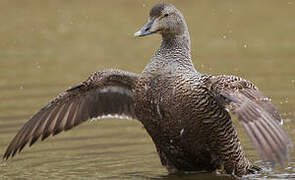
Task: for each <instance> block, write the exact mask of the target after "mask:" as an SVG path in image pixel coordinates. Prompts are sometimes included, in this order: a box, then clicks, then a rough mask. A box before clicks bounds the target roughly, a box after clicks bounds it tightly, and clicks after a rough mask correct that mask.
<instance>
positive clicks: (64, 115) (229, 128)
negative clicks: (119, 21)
mask: <svg viewBox="0 0 295 180" xmlns="http://www.w3.org/2000/svg"><path fill="white" fill-rule="evenodd" d="M152 34H159V35H161V37H162V41H161V45H160V47H159V49H158V50H156V52H155V53H154V55H153V57H152V58H151V60H150V61H149V63H148V64H147V65H146V67H145V68H144V70H143V71H142V73H141V74H137V73H132V72H127V71H123V70H120V69H106V70H100V71H97V72H95V73H93V74H91V75H90V77H89V78H87V79H86V80H85V81H83V82H81V83H79V84H77V85H75V86H73V87H71V88H69V89H67V90H65V91H64V92H62V93H60V94H59V95H58V96H57V97H56V98H54V99H53V100H52V101H51V102H49V103H48V104H47V105H46V106H44V107H43V108H42V109H40V110H39V111H38V112H37V113H36V114H34V115H33V116H32V117H31V118H30V119H29V120H28V121H27V122H26V123H25V124H24V125H23V127H22V128H21V129H20V130H19V131H18V133H17V134H16V136H15V137H14V138H13V139H12V141H11V142H10V144H9V146H8V147H7V150H6V152H5V153H4V156H3V158H4V159H6V160H7V159H8V158H10V157H13V156H15V154H16V153H17V152H20V151H22V149H23V148H24V147H25V146H26V145H27V144H28V145H29V146H32V145H33V144H34V143H35V142H36V141H37V140H38V139H41V140H44V139H46V138H48V137H49V136H54V135H57V134H59V133H60V132H62V131H67V130H70V129H72V128H73V127H76V126H78V125H80V124H81V123H83V122H85V121H88V120H90V119H93V118H105V117H114V118H128V119H135V120H137V121H139V122H140V123H141V124H142V125H143V127H144V129H145V130H146V132H147V133H148V134H149V136H150V137H151V139H152V140H153V143H154V145H155V149H156V151H157V153H158V155H159V158H160V160H161V163H162V165H163V166H164V167H166V169H167V171H168V173H169V174H175V173H183V172H203V171H206V172H214V171H217V170H218V171H221V172H223V173H225V174H234V175H236V176H239V177H241V176H243V175H247V174H251V173H256V172H257V171H260V170H261V168H260V167H259V166H257V165H255V164H254V163H252V162H251V161H250V160H249V159H248V158H247V157H246V155H245V152H244V150H243V148H242V146H241V142H240V139H239V137H238V133H237V130H236V128H235V126H234V123H233V121H232V118H231V115H235V116H236V117H237V119H238V121H239V124H240V125H241V126H242V127H243V129H244V130H245V132H246V134H247V135H248V137H249V138H250V141H251V142H252V144H253V146H254V149H255V150H256V151H257V153H258V155H259V158H260V159H262V160H263V161H268V162H270V163H273V164H275V163H277V162H278V163H279V164H281V165H282V166H283V165H284V163H285V161H286V160H288V155H289V149H290V147H291V141H290V138H289V136H288V135H287V133H286V132H285V131H284V130H283V128H282V126H281V124H282V122H283V120H282V118H281V116H280V115H279V112H278V111H277V109H276V107H275V106H274V105H273V104H272V103H271V101H270V99H268V98H267V97H265V96H264V95H263V94H262V92H261V91H259V89H258V88H257V87H256V86H255V85H254V84H253V83H252V82H250V81H247V80H245V79H243V78H241V77H237V76H233V75H218V76H213V75H209V74H202V73H200V72H198V71H197V70H196V68H195V67H194V65H193V62H192V58H191V53H190V50H191V45H190V36H189V31H188V27H187V25H186V22H185V19H184V16H183V15H182V13H181V12H180V11H179V10H178V9H177V8H176V7H175V6H174V5H172V4H170V3H164V2H163V3H159V4H156V5H154V6H153V7H152V8H151V10H150V13H149V18H148V21H147V23H146V24H145V25H144V26H143V27H142V28H141V29H140V30H139V31H137V32H136V33H135V34H134V36H135V37H144V36H149V35H152Z"/></svg>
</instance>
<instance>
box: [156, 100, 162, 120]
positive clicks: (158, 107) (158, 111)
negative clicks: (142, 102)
mask: <svg viewBox="0 0 295 180" xmlns="http://www.w3.org/2000/svg"><path fill="white" fill-rule="evenodd" d="M157 113H158V114H159V116H160V119H162V117H163V116H162V114H161V111H160V105H159V104H157Z"/></svg>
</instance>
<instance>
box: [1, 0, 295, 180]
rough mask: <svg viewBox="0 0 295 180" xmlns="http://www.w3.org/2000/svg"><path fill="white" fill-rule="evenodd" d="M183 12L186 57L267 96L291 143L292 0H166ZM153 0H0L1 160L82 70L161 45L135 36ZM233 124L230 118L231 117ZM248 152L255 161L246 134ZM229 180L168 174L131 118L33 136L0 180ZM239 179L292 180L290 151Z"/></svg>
mask: <svg viewBox="0 0 295 180" xmlns="http://www.w3.org/2000/svg"><path fill="white" fill-rule="evenodd" d="M170 2H173V3H174V4H175V5H176V6H177V7H179V9H181V10H182V12H183V14H184V15H185V17H186V20H187V23H188V26H189V29H190V34H191V40H192V56H193V61H194V64H195V66H196V68H197V69H198V70H199V71H200V72H202V73H210V74H216V75H217V74H235V75H238V76H242V77H244V78H246V79H249V80H251V81H253V82H255V84H257V86H258V87H259V88H260V89H261V90H262V91H263V92H264V94H265V95H267V96H268V97H270V98H271V99H272V102H273V104H275V105H276V106H277V108H278V109H279V111H280V112H281V114H282V116H283V118H285V119H286V121H285V123H284V126H283V127H284V129H285V130H286V131H287V132H288V134H289V136H290V137H291V139H292V142H293V144H295V138H294V136H295V130H294V128H295V122H294V119H295V91H294V90H295V70H294V67H295V43H294V42H295V34H294V29H295V23H294V19H295V4H294V2H293V1H284V0H283V1H275V0H264V1H259V2H258V1H254V0H250V1H243V2H242V1H235V0H231V1H230V0H225V1H218V0H211V1H189V0H186V1H170ZM154 3H155V2H150V1H148V0H140V1H131V0H125V1H123V0H118V1H87V2H85V1H46V2H44V1H42V2H41V1H37V0H28V1H8V0H2V1H1V2H0V4H1V5H0V22H1V26H0V49H1V50H0V92H1V93H0V127H1V128H0V156H2V155H3V153H4V152H5V149H6V147H7V145H8V143H9V142H10V140H11V139H12V138H13V136H14V135H15V134H16V133H17V131H18V130H19V129H20V128H21V126H22V125H23V124H24V122H25V121H26V120H28V118H29V117H30V116H31V115H32V114H34V113H35V112H36V111H37V110H39V109H40V108H41V107H42V106H43V105H45V104H47V102H48V101H50V100H51V99H52V98H54V97H55V96H56V95H57V94H58V93H59V92H61V91H63V90H65V89H66V88H68V87H69V86H72V85H75V84H77V83H78V82H80V81H82V80H84V79H86V78H87V77H88V75H90V73H92V72H94V71H97V70H100V69H106V68H120V69H123V70H128V71H132V72H136V73H140V72H141V71H142V69H143V68H144V66H145V65H146V64H147V62H148V61H149V59H150V57H151V56H152V54H153V52H154V50H155V49H156V48H157V47H158V46H159V43H160V37H159V36H157V35H154V36H150V37H146V38H141V39H135V38H133V33H134V32H135V31H136V30H138V28H140V27H141V26H142V25H143V24H144V23H145V21H146V20H147V14H148V11H149V9H150V8H151V7H152V5H154ZM234 120H235V122H236V119H234ZM236 127H237V129H238V131H239V137H240V138H241V141H242V143H243V147H244V150H245V151H246V154H247V156H248V157H249V158H250V159H251V160H252V161H254V162H256V163H258V164H259V165H263V164H262V163H261V162H259V161H257V160H258V157H257V156H256V154H255V151H254V149H253V147H252V145H251V144H250V141H249V139H248V138H247V136H246V134H245V133H244V131H243V130H242V129H241V127H240V126H239V124H238V122H237V123H236ZM46 177H48V178H49V179H81V178H87V179H167V180H168V179H169V180H170V179H173V180H174V179H180V178H181V179H196V178H199V179H232V177H230V176H222V175H216V174H208V173H201V174H197V175H182V176H169V175H168V174H167V171H166V170H165V168H163V167H162V166H161V163H160V160H159V158H158V156H157V154H156V151H155V148H154V145H153V143H152V141H151V139H150V137H149V136H148V135H147V133H146V132H145V130H144V129H143V128H142V127H141V125H140V124H139V123H138V122H136V121H131V120H118V119H104V120H97V121H93V122H86V123H84V124H82V125H80V126H78V127H77V128H74V129H73V130H71V131H68V132H65V133H61V134H59V135H58V136H55V137H51V138H49V139H48V140H46V141H44V142H37V143H36V145H34V146H33V147H31V148H25V149H24V150H23V152H22V153H21V154H20V155H17V156H16V157H15V158H13V159H11V160H9V161H2V160H0V179H44V178H46ZM247 178H251V179H255V178H265V179H292V178H294V179H295V154H294V151H292V152H291V153H290V162H289V164H286V166H285V167H284V168H282V167H277V168H276V169H275V170H272V169H265V171H263V172H261V173H259V174H257V175H254V176H249V177H247Z"/></svg>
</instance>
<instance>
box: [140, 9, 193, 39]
mask: <svg viewBox="0 0 295 180" xmlns="http://www.w3.org/2000/svg"><path fill="white" fill-rule="evenodd" d="M186 31H187V27H186V23H185V20H184V18H183V15H182V14H181V12H180V11H179V10H178V9H176V7H175V6H173V5H172V4H169V3H159V4H156V5H155V6H154V7H153V8H152V9H151V11H150V15H149V19H148V22H147V23H146V24H145V25H144V26H143V27H142V28H141V29H140V30H139V31H137V32H136V33H134V36H135V37H140V36H147V35H151V34H154V33H159V34H161V35H162V36H177V35H182V34H184V33H185V32H186Z"/></svg>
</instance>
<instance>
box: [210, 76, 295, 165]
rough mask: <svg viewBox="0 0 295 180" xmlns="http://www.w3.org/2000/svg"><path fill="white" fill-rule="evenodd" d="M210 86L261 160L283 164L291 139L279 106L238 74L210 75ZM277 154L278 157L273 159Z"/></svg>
mask: <svg viewBox="0 0 295 180" xmlns="http://www.w3.org/2000/svg"><path fill="white" fill-rule="evenodd" d="M209 82H210V84H209V87H210V89H211V90H213V91H215V92H216V94H217V96H219V98H218V99H222V100H223V104H229V105H230V111H231V112H232V113H233V114H235V115H236V116H237V117H238V120H239V121H240V124H241V125H242V126H243V128H244V129H245V131H246V133H247V135H248V136H249V138H250V139H251V142H252V143H253V145H254V147H255V149H256V151H257V152H258V154H259V156H260V158H261V159H263V160H265V161H270V162H272V163H273V164H274V163H275V158H276V159H277V160H278V161H279V163H280V164H281V165H282V166H283V162H284V159H287V160H288V154H289V153H288V149H289V147H290V146H291V141H290V139H289V137H288V135H287V134H286V132H285V131H284V130H283V129H282V127H281V126H280V125H281V124H282V123H283V121H282V118H281V117H280V115H279V113H278V111H277V109H276V108H275V107H274V105H272V104H271V102H270V99H268V98H266V97H265V96H264V95H263V94H262V93H261V92H260V91H259V90H258V88H257V87H255V85H254V84H252V83H251V82H249V81H246V80H244V79H242V78H239V77H236V76H224V75H222V76H217V77H211V78H210V80H209ZM274 157H275V158H274Z"/></svg>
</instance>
